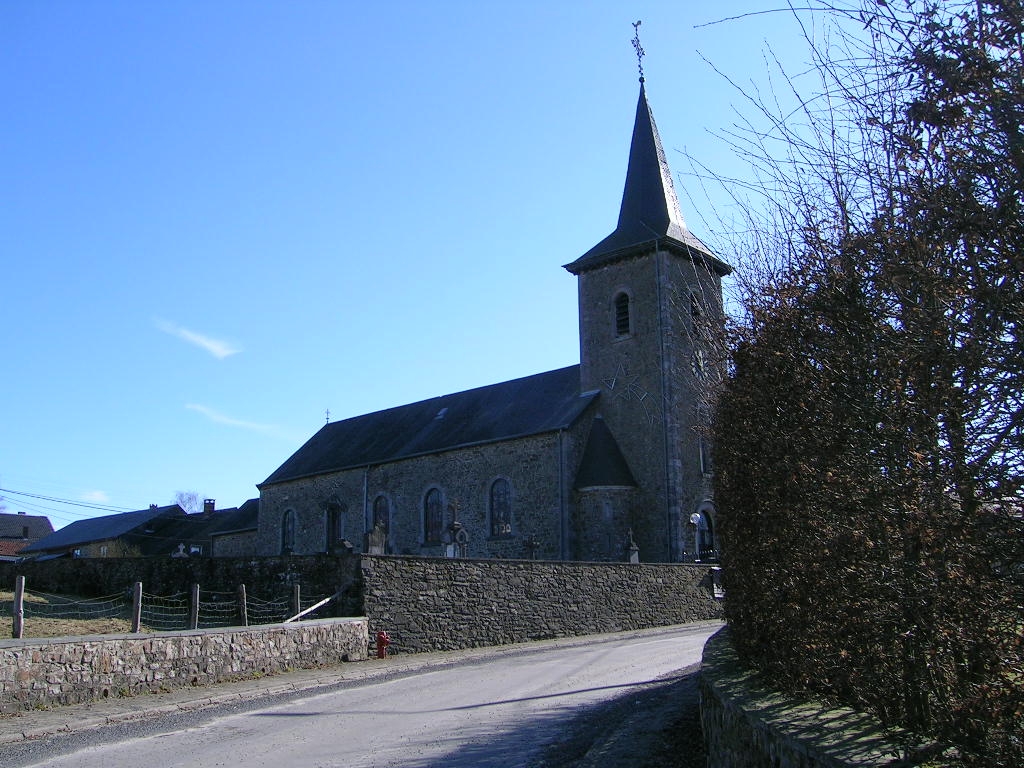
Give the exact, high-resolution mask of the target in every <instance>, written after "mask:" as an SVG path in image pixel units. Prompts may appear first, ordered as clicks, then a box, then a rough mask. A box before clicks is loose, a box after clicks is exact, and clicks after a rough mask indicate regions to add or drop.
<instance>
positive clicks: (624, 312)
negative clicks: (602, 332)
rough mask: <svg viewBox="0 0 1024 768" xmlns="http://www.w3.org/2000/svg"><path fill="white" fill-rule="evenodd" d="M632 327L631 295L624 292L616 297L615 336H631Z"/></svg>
mask: <svg viewBox="0 0 1024 768" xmlns="http://www.w3.org/2000/svg"><path fill="white" fill-rule="evenodd" d="M631 327H632V323H631V318H630V307H629V294H628V293H626V292H622V293H619V294H617V295H616V296H615V335H616V336H629V334H630V329H631Z"/></svg>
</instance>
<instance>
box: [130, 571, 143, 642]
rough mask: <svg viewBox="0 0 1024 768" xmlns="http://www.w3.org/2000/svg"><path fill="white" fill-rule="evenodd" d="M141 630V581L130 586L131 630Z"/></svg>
mask: <svg viewBox="0 0 1024 768" xmlns="http://www.w3.org/2000/svg"><path fill="white" fill-rule="evenodd" d="M141 631H142V582H141V581H136V582H135V586H134V587H132V632H141Z"/></svg>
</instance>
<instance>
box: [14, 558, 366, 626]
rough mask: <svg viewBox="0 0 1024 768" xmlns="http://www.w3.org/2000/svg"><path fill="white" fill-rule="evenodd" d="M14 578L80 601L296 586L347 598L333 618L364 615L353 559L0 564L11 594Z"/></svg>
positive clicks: (280, 592) (272, 592) (261, 593)
mask: <svg viewBox="0 0 1024 768" xmlns="http://www.w3.org/2000/svg"><path fill="white" fill-rule="evenodd" d="M15 576H24V577H25V588H26V589H28V590H31V591H37V592H50V593H53V594H61V595H78V596H81V597H101V596H107V595H115V594H120V593H125V594H131V589H132V585H133V584H134V583H135V582H136V581H141V582H142V587H143V589H144V590H145V591H146V592H147V593H148V594H151V595H172V594H177V593H181V592H188V591H189V590H190V589H191V588H192V585H193V584H198V585H199V586H200V588H201V589H203V590H204V591H211V592H232V593H233V592H235V591H236V590H237V589H238V585H239V584H245V586H246V590H247V592H248V593H249V595H251V596H254V597H258V598H260V599H262V600H272V599H278V598H279V597H281V596H285V597H287V596H290V595H291V588H292V585H294V584H299V585H301V587H302V591H303V594H306V595H319V596H323V597H326V596H328V595H332V594H334V593H335V592H338V591H342V592H343V597H342V599H341V600H340V601H339V602H336V603H333V604H332V605H331V606H329V607H328V610H329V611H330V612H331V614H332V615H334V616H361V615H363V613H362V602H361V599H360V595H359V578H360V573H359V558H358V557H357V556H353V555H348V556H345V555H320V556H318V557H244V558H243V557H240V558H212V557H190V558H170V557H160V558H157V557H147V558H123V559H122V558H81V559H67V558H61V559H59V560H47V561H44V562H27V563H0V587H6V588H7V589H13V587H14V578H15Z"/></svg>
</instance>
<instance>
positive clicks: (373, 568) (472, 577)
mask: <svg viewBox="0 0 1024 768" xmlns="http://www.w3.org/2000/svg"><path fill="white" fill-rule="evenodd" d="M363 582H364V594H363V599H364V606H365V610H366V615H367V616H369V617H370V633H371V636H372V635H374V634H375V633H376V632H378V631H380V630H385V631H387V632H388V634H389V635H390V637H391V640H392V646H391V648H392V650H394V651H395V652H398V653H415V652H420V651H430V650H454V649H457V648H471V647H476V646H486V645H502V644H505V643H519V642H525V641H528V640H541V639H546V638H552V637H567V636H571V635H585V634H592V633H599V632H615V631H621V630H629V629H642V628H645V627H656V626H664V625H669V624H682V623H686V622H691V621H700V620H705V619H718V618H721V617H722V610H721V606H720V604H719V603H717V602H716V601H715V599H714V597H713V595H712V584H711V572H710V567H708V566H700V565H670V564H640V565H630V564H627V563H564V562H534V561H529V560H516V561H511V560H504V561H502V560H444V559H428V558H413V557H365V556H364V558H363Z"/></svg>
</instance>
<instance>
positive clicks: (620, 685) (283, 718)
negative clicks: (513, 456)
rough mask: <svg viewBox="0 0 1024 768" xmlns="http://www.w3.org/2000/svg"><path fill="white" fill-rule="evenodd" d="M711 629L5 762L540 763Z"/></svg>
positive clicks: (351, 691)
mask: <svg viewBox="0 0 1024 768" xmlns="http://www.w3.org/2000/svg"><path fill="white" fill-rule="evenodd" d="M717 628H718V627H717V625H711V626H709V625H697V626H690V627H672V628H666V629H665V630H664V631H659V632H656V633H651V632H645V633H638V634H636V635H630V634H623V635H616V636H602V637H601V638H600V639H597V640H595V641H594V642H592V643H588V644H586V645H575V646H571V647H546V648H540V649H538V650H536V651H526V652H524V651H523V649H522V647H521V646H519V647H516V648H515V649H514V650H512V649H510V650H509V651H508V652H507V653H500V652H499V653H496V654H493V655H490V656H487V657H484V658H478V659H473V660H471V661H469V662H468V663H466V664H454V665H449V666H445V667H440V668H427V669H423V670H419V671H413V672H410V673H408V674H403V675H401V676H397V677H387V678H379V679H369V678H368V679H365V680H360V681H354V682H352V683H349V684H341V685H338V686H334V687H332V688H331V689H330V690H329V691H327V692H318V693H316V694H315V695H302V694H299V695H295V694H292V695H290V696H277V697H274V698H269V699H264V700H262V701H259V702H249V703H242V704H236V705H228V706H222V707H216V708H210V709H204V710H201V711H198V712H193V713H181V714H176V715H173V716H170V717H164V718H160V719H158V720H152V719H150V720H144V721H139V722H138V723H133V722H130V721H129V722H123V723H120V724H118V725H117V726H111V727H107V728H100V729H94V730H90V731H85V732H82V733H78V734H75V735H74V737H69V736H60V735H57V736H54V737H49V738H45V739H40V740H37V741H34V742H32V743H30V744H24V745H19V746H18V748H17V749H12V750H11V751H9V752H8V753H7V754H6V755H5V756H4V759H3V760H2V762H3V764H4V766H5V767H6V766H10V768H14V766H19V767H20V766H32V765H46V766H54V767H55V768H56V767H61V766H67V767H69V768H70V767H71V766H74V767H75V768H94V767H95V768H111V767H112V766H142V767H143V768H147V767H148V766H153V767H154V768H157V767H159V768H172V766H189V767H190V768H202V767H204V766H271V767H272V768H288V767H289V766H318V767H320V766H324V767H326V766H353V767H355V766H412V767H416V766H442V765H443V766H465V767H467V768H468V767H469V766H474V768H487V767H488V766H494V767H497V766H501V767H502V768H505V767H506V766H536V765H542V764H543V765H549V764H551V760H550V756H551V753H552V749H555V750H557V748H558V746H557V745H559V744H560V743H562V742H565V740H566V737H567V734H569V733H570V732H571V731H572V730H573V728H574V724H578V723H579V722H581V721H586V720H587V719H588V716H589V715H591V714H592V713H594V712H595V711H598V710H600V708H601V706H602V705H605V704H606V703H607V702H611V701H615V700H620V701H621V700H622V698H623V695H624V694H628V693H630V692H631V691H634V690H635V691H637V692H639V691H641V690H643V689H645V687H648V685H649V683H650V682H651V681H653V680H656V679H663V678H666V677H671V676H672V674H673V673H676V672H678V671H679V670H682V669H685V668H687V667H692V665H694V664H697V663H699V661H700V655H701V651H702V649H703V645H704V642H705V640H706V639H707V637H709V636H710V635H711V634H712V633H713V632H714V631H715V630H716V629H717ZM590 720H591V721H592V720H593V718H590ZM602 727H608V728H611V727H614V724H613V723H606V724H605V725H603V726H602ZM5 751H7V750H5Z"/></svg>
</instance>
